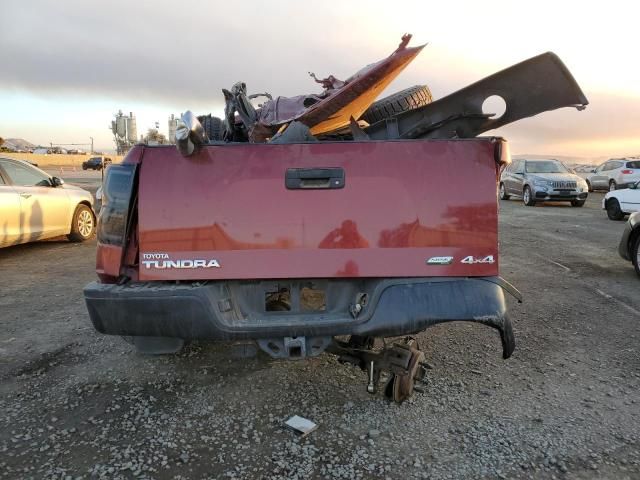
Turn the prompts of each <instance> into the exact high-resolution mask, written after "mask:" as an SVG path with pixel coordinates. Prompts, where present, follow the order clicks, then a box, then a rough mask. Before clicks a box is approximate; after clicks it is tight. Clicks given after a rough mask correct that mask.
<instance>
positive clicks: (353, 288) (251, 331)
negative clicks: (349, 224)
mask: <svg viewBox="0 0 640 480" xmlns="http://www.w3.org/2000/svg"><path fill="white" fill-rule="evenodd" d="M305 282H308V281H304V280H301V281H299V282H298V281H296V283H297V284H299V285H304V284H305ZM314 282H317V280H314ZM321 282H324V283H325V287H326V291H327V302H326V303H327V305H326V309H325V310H324V311H321V312H312V313H309V312H299V311H298V312H296V311H288V312H266V311H264V291H265V289H268V288H272V285H271V284H273V283H274V282H273V281H253V282H226V281H218V282H207V283H193V284H175V283H165V282H148V283H130V284H126V285H114V284H101V283H97V282H92V283H90V284H89V285H87V286H86V287H85V289H84V296H85V301H86V304H87V308H88V311H89V316H90V318H91V321H92V322H93V325H94V327H95V328H96V330H98V331H99V332H101V333H105V334H110V335H127V336H128V335H131V336H150V337H174V338H183V339H217V340H260V339H267V338H283V337H300V336H303V337H304V336H306V337H331V336H336V335H359V336H375V337H384V336H396V335H405V334H412V333H417V332H420V331H422V330H425V329H426V328H428V327H431V326H433V325H436V324H439V323H444V322H452V321H468V322H475V323H480V324H483V325H487V326H489V327H492V328H495V329H496V330H498V331H499V332H500V336H501V339H502V345H503V356H504V358H508V357H509V356H510V355H511V353H512V352H513V349H514V346H515V341H514V337H513V331H512V328H511V323H510V321H509V319H508V317H507V315H506V304H505V299H504V293H503V289H502V288H503V287H501V286H500V285H504V284H506V282H504V281H503V280H502V279H500V278H499V277H481V278H428V279H424V278H421V279H420V278H419V279H416V278H404V279H402V278H401V279H398V278H394V279H385V280H381V279H368V280H362V279H360V280H350V279H335V280H333V279H332V280H324V281H321ZM265 285H266V286H265ZM294 288H295V287H294ZM508 291H510V290H508ZM362 292H365V293H366V294H367V298H368V300H367V302H366V304H365V305H364V307H363V308H362V310H361V311H360V312H359V314H358V315H356V316H354V315H353V314H350V313H349V312H350V311H353V308H352V307H353V302H354V299H355V298H356V297H357V296H359V295H361V294H362Z"/></svg>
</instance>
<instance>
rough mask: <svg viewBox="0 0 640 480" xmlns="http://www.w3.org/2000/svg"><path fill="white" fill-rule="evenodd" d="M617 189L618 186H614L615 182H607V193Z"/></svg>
mask: <svg viewBox="0 0 640 480" xmlns="http://www.w3.org/2000/svg"><path fill="white" fill-rule="evenodd" d="M617 189H618V184H616V181H615V180H611V181H610V182H609V191H610V192H613V191H614V190H617Z"/></svg>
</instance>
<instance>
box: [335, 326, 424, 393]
mask: <svg viewBox="0 0 640 480" xmlns="http://www.w3.org/2000/svg"><path fill="white" fill-rule="evenodd" d="M373 340H374V339H373V337H356V336H354V337H351V339H350V340H349V341H348V342H342V341H339V340H335V339H334V341H333V342H332V344H331V345H329V347H328V348H327V351H328V352H330V353H333V354H334V355H337V356H338V361H339V362H341V363H350V364H352V365H355V366H357V367H359V368H361V369H362V370H364V371H366V372H367V392H368V393H371V394H375V393H376V392H377V391H378V385H379V383H380V378H381V374H382V372H387V373H388V379H387V382H386V384H385V387H384V389H383V392H384V395H385V396H386V397H387V398H389V399H391V400H393V401H394V402H397V403H402V402H404V401H405V400H406V399H407V398H409V397H410V396H411V395H412V394H413V392H414V390H416V391H417V390H419V387H416V385H415V384H416V382H424V379H425V376H426V371H427V370H428V369H430V368H431V366H430V365H429V364H428V363H426V362H425V357H424V352H422V351H421V350H420V347H419V345H418V342H417V341H416V340H415V339H414V338H412V337H406V338H405V339H404V340H403V341H402V342H400V343H395V344H392V345H389V346H385V348H383V349H382V350H373V343H374V342H373Z"/></svg>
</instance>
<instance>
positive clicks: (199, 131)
mask: <svg viewBox="0 0 640 480" xmlns="http://www.w3.org/2000/svg"><path fill="white" fill-rule="evenodd" d="M208 141H209V138H208V137H207V134H206V132H205V131H204V127H203V126H202V124H201V123H200V121H199V120H198V118H197V117H196V116H195V115H194V114H193V112H191V111H190V110H187V111H186V112H185V113H183V114H182V116H181V117H180V120H178V125H177V127H176V148H177V149H178V152H180V154H181V155H182V156H184V157H188V156H191V155H193V153H194V152H196V151H197V149H198V148H200V147H201V146H202V145H204V144H205V143H207V142H208Z"/></svg>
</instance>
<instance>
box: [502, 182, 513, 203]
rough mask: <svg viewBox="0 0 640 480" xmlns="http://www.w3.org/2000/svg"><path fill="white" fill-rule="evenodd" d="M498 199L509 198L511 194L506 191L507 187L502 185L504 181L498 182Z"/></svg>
mask: <svg viewBox="0 0 640 480" xmlns="http://www.w3.org/2000/svg"><path fill="white" fill-rule="evenodd" d="M499 196H500V200H509V198H511V196H510V195H509V194H508V193H507V189H506V188H505V187H504V183H501V184H500V193H499Z"/></svg>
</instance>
